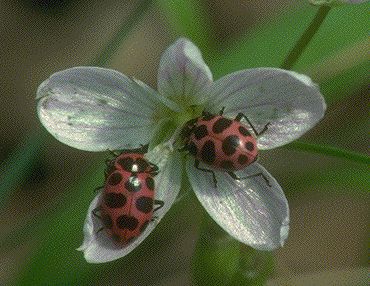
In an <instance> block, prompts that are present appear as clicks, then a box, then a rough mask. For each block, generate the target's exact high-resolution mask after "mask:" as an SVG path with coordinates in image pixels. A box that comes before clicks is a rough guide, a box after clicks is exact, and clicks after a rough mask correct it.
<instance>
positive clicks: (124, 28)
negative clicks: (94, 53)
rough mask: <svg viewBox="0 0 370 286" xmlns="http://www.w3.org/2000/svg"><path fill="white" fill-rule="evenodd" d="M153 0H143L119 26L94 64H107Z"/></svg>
mask: <svg viewBox="0 0 370 286" xmlns="http://www.w3.org/2000/svg"><path fill="white" fill-rule="evenodd" d="M152 3H153V0H142V1H141V2H140V3H139V5H138V7H137V8H136V9H135V11H134V12H133V13H132V14H131V15H130V17H129V18H128V19H127V20H126V21H125V22H124V24H123V25H121V27H120V28H119V30H118V31H117V33H116V34H115V35H114V36H113V38H112V39H111V40H110V41H109V43H108V45H107V46H106V47H105V48H104V49H103V50H102V52H101V53H100V54H99V56H98V57H97V58H96V59H95V60H94V61H92V64H91V65H92V66H105V65H107V63H108V62H109V60H110V59H111V58H112V56H113V55H114V54H115V53H116V52H117V50H118V49H119V48H120V46H121V45H122V42H123V40H124V39H125V38H126V37H127V35H128V34H129V32H130V31H131V30H132V29H133V28H134V27H135V25H136V24H137V23H138V22H139V21H140V20H141V18H142V17H143V16H144V14H145V12H146V11H147V10H148V9H149V8H150V6H151V4H152Z"/></svg>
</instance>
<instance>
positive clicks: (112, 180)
mask: <svg viewBox="0 0 370 286" xmlns="http://www.w3.org/2000/svg"><path fill="white" fill-rule="evenodd" d="M121 181H122V175H121V174H120V173H119V172H115V173H113V174H112V175H110V176H109V179H108V184H109V185H111V186H115V185H118V184H119V183H120V182H121Z"/></svg>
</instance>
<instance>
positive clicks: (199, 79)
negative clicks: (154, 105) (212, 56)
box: [158, 38, 212, 105]
mask: <svg viewBox="0 0 370 286" xmlns="http://www.w3.org/2000/svg"><path fill="white" fill-rule="evenodd" d="M211 83H212V73H211V71H210V69H209V68H208V66H207V65H206V64H205V62H204V61H203V58H202V55H201V52H200V51H199V49H198V48H197V47H196V46H195V45H194V44H193V43H192V42H191V41H189V40H188V39H185V38H180V39H178V40H177V41H176V42H175V43H174V44H172V45H171V46H170V47H169V48H168V49H167V50H166V51H165V52H164V53H163V55H162V58H161V62H160V65H159V72H158V91H159V93H160V94H162V95H164V96H167V97H169V98H171V99H172V100H173V101H175V102H178V103H182V105H184V103H185V104H197V103H201V102H202V101H203V99H204V98H203V96H204V94H203V92H202V91H203V90H204V88H206V87H208V86H209V85H210V84H211Z"/></svg>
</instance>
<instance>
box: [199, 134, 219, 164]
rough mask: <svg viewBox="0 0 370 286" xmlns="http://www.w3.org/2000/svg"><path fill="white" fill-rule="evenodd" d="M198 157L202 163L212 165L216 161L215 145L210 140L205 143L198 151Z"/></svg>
mask: <svg viewBox="0 0 370 286" xmlns="http://www.w3.org/2000/svg"><path fill="white" fill-rule="evenodd" d="M200 156H201V158H202V161H203V162H205V163H208V164H212V163H213V162H214V161H215V159H216V151H215V143H213V142H212V141H211V140H208V141H206V142H205V143H204V145H203V147H202V150H201V151H200Z"/></svg>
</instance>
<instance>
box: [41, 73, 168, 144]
mask: <svg viewBox="0 0 370 286" xmlns="http://www.w3.org/2000/svg"><path fill="white" fill-rule="evenodd" d="M36 98H37V99H38V100H39V101H38V115H39V118H40V121H41V122H42V124H43V125H44V126H45V127H46V129H47V130H48V131H49V132H50V133H51V134H52V135H53V136H54V137H55V138H57V139H58V140H59V141H61V142H63V143H65V144H67V145H69V146H72V147H75V148H77V149H81V150H87V151H105V150H107V149H110V150H116V149H124V148H134V147H138V146H139V145H140V144H146V143H147V142H148V141H149V140H150V138H151V136H152V134H153V131H154V128H155V126H156V125H157V124H158V122H159V121H160V120H161V116H163V114H164V112H163V110H164V109H166V108H167V107H165V105H164V104H163V101H162V100H161V98H160V96H159V95H158V94H157V93H156V92H155V91H154V90H152V89H151V88H150V87H148V86H146V85H144V83H142V82H140V83H138V82H137V81H135V80H132V79H130V78H128V77H126V76H125V75H123V74H121V73H119V72H117V71H114V70H110V69H103V68H97V67H75V68H71V69H67V70H64V71H61V72H57V73H55V74H53V75H52V76H51V77H50V78H49V79H47V80H46V81H44V82H43V83H42V84H41V85H40V86H39V88H38V91H37V97H36ZM167 101H169V100H168V99H167Z"/></svg>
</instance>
